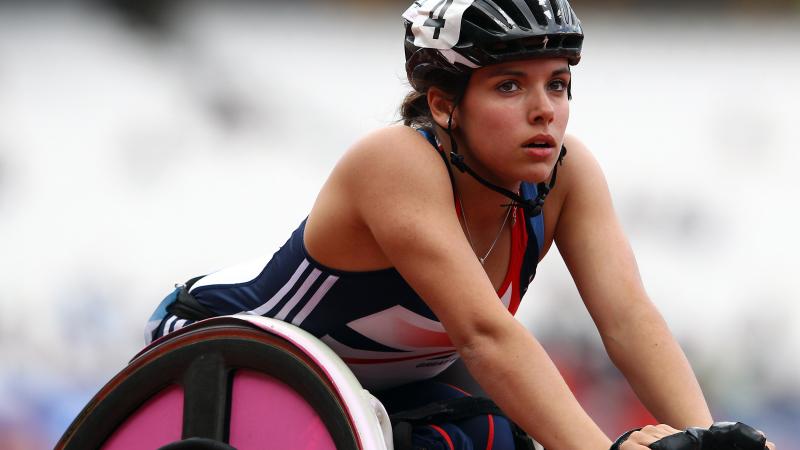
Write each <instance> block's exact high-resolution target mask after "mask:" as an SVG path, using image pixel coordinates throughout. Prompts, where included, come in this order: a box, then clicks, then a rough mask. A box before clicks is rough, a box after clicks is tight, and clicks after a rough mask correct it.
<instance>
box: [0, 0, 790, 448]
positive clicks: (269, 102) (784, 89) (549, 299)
mask: <svg viewBox="0 0 800 450" xmlns="http://www.w3.org/2000/svg"><path fill="white" fill-rule="evenodd" d="M20 3H22V2H0V448H3V449H12V450H16V449H39V448H42V449H44V448H50V447H52V446H53V445H54V444H55V442H56V441H57V440H58V438H59V437H60V435H61V434H62V432H63V431H64V429H65V428H66V427H67V426H68V424H69V423H70V422H71V421H72V419H73V418H74V417H75V416H76V414H77V413H78V412H79V411H80V409H81V408H82V407H83V406H84V404H85V403H86V402H87V401H88V400H89V399H90V398H91V397H92V396H93V395H94V394H95V392H97V390H98V389H99V388H100V387H101V386H102V385H103V384H104V383H105V382H106V381H108V379H110V378H111V377H112V376H113V375H114V374H115V373H116V372H117V371H119V370H120V369H121V368H122V367H124V366H125V364H126V363H127V361H128V360H129V359H130V357H132V356H133V355H134V354H135V353H136V352H137V350H138V349H139V348H140V347H141V346H142V343H143V340H142V339H143V337H142V330H143V326H144V323H145V321H146V320H147V318H148V317H149V315H150V313H151V311H152V309H153V308H154V307H155V306H156V304H157V303H158V302H159V301H160V300H161V298H163V296H164V295H166V294H167V293H168V292H169V291H170V290H171V288H172V286H173V284H175V283H179V282H183V281H185V280H186V279H188V278H190V277H193V276H195V275H199V274H203V273H208V272H211V271H214V270H216V269H218V268H221V267H224V266H227V265H230V264H233V263H236V262H239V261H242V260H244V259H246V258H251V257H254V256H260V255H265V254H267V255H269V254H271V253H272V252H274V251H275V250H276V249H277V248H278V247H279V246H280V245H281V244H282V243H283V242H284V241H285V239H286V238H287V237H288V235H289V232H290V231H291V230H293V229H294V228H295V226H296V225H297V223H299V221H300V220H302V219H303V217H304V216H305V215H306V214H307V212H308V210H309V208H310V207H311V204H312V202H313V201H314V198H315V195H316V192H317V191H318V189H319V188H320V186H321V185H322V183H323V182H324V180H325V178H326V176H327V174H328V173H329V172H330V171H331V169H332V167H333V165H334V164H335V162H336V161H337V159H338V158H339V156H340V155H341V154H342V153H343V152H344V151H345V150H346V149H347V147H348V146H349V145H350V144H352V143H353V142H354V141H355V140H356V139H358V138H359V136H361V135H362V134H364V133H365V132H368V131H369V130H371V129H374V128H376V127H381V126H385V125H387V124H391V123H393V122H394V121H395V120H396V119H397V117H398V116H397V114H396V111H397V106H398V105H399V103H400V101H401V100H402V98H403V96H404V94H405V93H406V91H407V89H408V87H407V85H406V83H405V81H404V77H405V75H404V71H403V50H402V36H403V30H402V26H401V21H400V14H401V13H402V12H403V10H404V9H405V8H406V7H407V6H408V5H407V4H406V2H405V1H398V0H392V1H388V0H387V1H383V2H381V1H376V0H369V1H366V0H365V1H360V2H359V1H344V2H343V1H327V2H323V1H317V2H313V1H291V2H290V1H286V2H245V1H227V2H222V1H219V2H200V1H192V2H189V1H184V2H178V1H165V0H160V1H155V0H149V1H135V0H117V1H111V2H99V1H97V2H91V1H84V2H78V1H75V2H67V1H60V2H56V1H53V2H26V3H25V4H24V5H21V4H20ZM572 4H573V7H574V8H575V9H576V11H577V12H578V14H579V16H580V17H581V18H582V20H583V23H584V27H585V32H586V41H585V47H584V49H585V52H584V58H583V61H582V62H581V64H580V65H579V66H577V67H576V68H575V69H574V71H573V74H574V87H573V93H574V100H573V103H572V120H571V124H570V130H571V132H572V133H573V134H576V135H578V136H579V137H580V138H581V139H582V140H583V141H584V142H585V143H586V144H587V145H588V146H589V147H590V148H591V149H593V151H594V153H595V154H596V156H597V158H598V159H599V161H600V163H601V165H602V166H603V168H604V170H605V172H606V175H607V178H608V181H609V184H610V187H611V190H612V194H613V198H614V201H615V205H616V207H617V210H618V212H619V214H620V217H621V219H622V222H623V224H624V226H625V228H626V230H627V232H628V233H629V236H630V239H631V242H632V245H633V248H634V251H635V252H636V254H637V257H638V261H639V264H640V269H641V272H642V276H643V278H644V281H645V285H646V286H647V288H648V291H649V293H650V295H651V296H652V298H653V300H654V301H655V302H656V303H657V305H658V306H659V308H660V309H661V310H662V312H663V314H664V316H665V317H666V319H667V321H668V322H669V324H670V326H671V328H672V330H673V332H674V333H675V335H676V336H677V338H678V339H679V341H680V342H681V343H682V345H683V346H684V348H685V350H686V352H687V354H688V356H689V358H690V360H691V362H692V364H693V366H694V368H695V370H696V372H697V374H698V377H699V378H700V381H701V383H702V385H703V388H704V390H705V392H706V395H707V396H708V400H709V402H710V404H711V406H712V409H713V411H714V414H715V417H716V418H717V419H736V420H743V421H746V422H748V423H752V424H753V425H756V426H758V427H759V428H761V429H763V430H765V431H766V432H767V433H768V435H769V436H770V438H771V439H772V440H773V441H775V442H776V443H778V447H779V448H781V449H782V450H797V449H800V444H798V442H800V439H797V438H796V437H795V436H794V434H796V433H797V430H798V429H799V428H798V425H800V381H799V380H800V301H798V300H800V282H798V273H797V270H796V267H797V263H796V261H795V258H796V255H797V254H798V253H800V238H798V234H797V231H796V230H797V229H798V227H799V226H800V215H798V213H797V212H796V201H797V198H798V197H800V181H799V180H798V177H797V171H798V168H800V157H799V156H798V152H797V143H798V142H800V131H799V130H800V127H798V126H797V123H798V112H797V105H798V104H800V81H798V80H800V50H798V45H799V44H800V1H798V0H784V1H778V0H773V1H765V0H761V1H745V0H727V1H726V0H716V1H705V2H694V1H688V0H686V1H677V0H673V1H670V2H664V1H644V0H618V1H592V0H572ZM519 318H520V320H521V321H523V322H524V323H525V324H526V325H527V326H528V327H529V328H530V329H531V330H532V331H533V332H534V334H535V335H536V336H537V337H538V338H539V339H540V340H541V341H542V342H543V343H544V344H545V346H546V347H547V348H548V350H549V351H550V352H551V354H552V355H553V358H554V359H555V360H556V361H557V363H558V364H559V367H560V368H561V370H562V371H563V373H564V374H565V376H566V377H567V379H568V380H569V382H570V384H571V386H572V387H573V389H574V390H575V392H576V394H577V395H578V397H579V399H580V401H581V402H582V403H583V404H584V405H585V407H586V408H587V409H588V410H589V411H590V413H591V414H592V415H593V416H594V418H595V419H596V420H597V421H598V423H600V425H601V426H602V427H603V428H604V430H605V431H606V432H608V433H609V434H610V435H617V434H619V433H620V432H622V431H624V430H625V429H627V428H631V427H633V426H637V425H642V423H644V422H648V421H651V420H652V419H651V418H650V417H649V416H648V415H647V413H646V412H645V411H644V410H643V409H642V408H641V406H640V405H639V404H638V402H637V401H636V400H635V399H634V398H633V396H632V394H631V392H630V390H629V389H628V388H627V387H625V384H624V383H623V382H621V380H620V377H619V374H618V372H617V371H616V369H614V368H613V366H612V365H611V364H610V363H609V361H608V359H607V357H606V356H605V354H604V352H603V351H602V347H601V344H600V342H599V338H598V336H597V332H596V331H595V329H594V327H593V325H592V323H591V320H590V318H589V316H588V314H587V313H586V311H585V309H583V305H582V304H581V301H580V298H579V297H578V295H577V292H576V290H575V288H574V285H573V283H572V281H571V279H570V277H569V274H568V273H567V271H566V270H565V269H564V266H563V263H562V261H561V260H560V257H559V255H558V254H557V252H556V251H553V252H551V254H549V255H548V257H547V258H546V259H545V261H544V263H543V264H542V266H541V268H540V270H539V276H538V277H537V280H536V282H535V283H534V285H533V287H532V288H531V290H530V291H529V293H528V295H527V297H526V299H525V301H524V302H523V308H522V310H521V312H520V313H519Z"/></svg>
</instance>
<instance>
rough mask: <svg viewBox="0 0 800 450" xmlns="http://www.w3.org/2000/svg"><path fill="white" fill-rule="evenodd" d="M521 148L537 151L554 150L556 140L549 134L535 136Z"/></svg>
mask: <svg viewBox="0 0 800 450" xmlns="http://www.w3.org/2000/svg"><path fill="white" fill-rule="evenodd" d="M522 146H523V147H525V148H539V149H546V148H554V147H555V146H556V140H555V138H553V136H550V135H549V134H537V135H536V136H534V137H533V138H531V139H529V140H527V141H526V142H525V143H524V144H522Z"/></svg>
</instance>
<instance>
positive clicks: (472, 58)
mask: <svg viewBox="0 0 800 450" xmlns="http://www.w3.org/2000/svg"><path fill="white" fill-rule="evenodd" d="M403 19H404V23H405V28H406V34H405V53H406V73H407V75H408V79H409V80H412V81H413V80H415V79H424V78H425V75H426V74H428V73H429V72H430V71H431V70H433V69H442V70H445V71H448V72H451V73H463V74H468V73H469V72H471V71H472V69H476V68H479V67H483V66H486V65H489V64H495V63H501V62H505V61H512V60H518V59H527V58H537V57H538V58H542V57H564V58H567V60H568V61H569V63H570V64H572V65H575V64H578V61H580V59H581V45H582V43H583V30H582V29H581V22H580V20H578V17H577V16H576V15H575V12H574V11H573V10H572V7H570V5H569V2H568V1H567V0H417V1H415V2H414V4H413V5H411V7H409V8H408V9H407V10H406V12H405V13H403Z"/></svg>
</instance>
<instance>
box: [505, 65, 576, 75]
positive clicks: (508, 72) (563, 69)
mask: <svg viewBox="0 0 800 450" xmlns="http://www.w3.org/2000/svg"><path fill="white" fill-rule="evenodd" d="M565 73H567V74H570V75H572V72H571V71H570V70H569V66H564V67H561V68H558V69H556V70H554V71H553V73H551V74H550V76H553V77H554V76H557V75H563V74H565ZM489 76H490V77H498V76H514V77H526V76H528V74H527V73H525V72H523V71H521V70H514V69H506V68H499V69H495V70H494V71H492V72H490V73H489Z"/></svg>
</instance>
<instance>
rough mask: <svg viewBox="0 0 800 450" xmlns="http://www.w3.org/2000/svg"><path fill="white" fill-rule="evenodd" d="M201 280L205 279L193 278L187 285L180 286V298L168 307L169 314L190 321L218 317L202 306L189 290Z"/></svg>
mask: <svg viewBox="0 0 800 450" xmlns="http://www.w3.org/2000/svg"><path fill="white" fill-rule="evenodd" d="M200 278H203V277H202V276H200V277H195V278H192V279H191V280H189V281H187V282H186V284H184V285H182V286H178V296H177V298H176V299H175V302H174V303H172V304H169V305H167V312H168V313H170V314H172V315H175V316H178V317H180V318H181V319H188V320H202V319H208V318H210V317H216V316H217V315H218V314H214V313H213V312H211V311H209V310H208V308H206V307H205V306H203V305H201V304H200V302H198V301H197V299H196V298H194V296H193V295H192V294H190V293H189V289H191V287H192V286H193V285H194V284H195V283H196V282H197V280H199V279H200Z"/></svg>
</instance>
